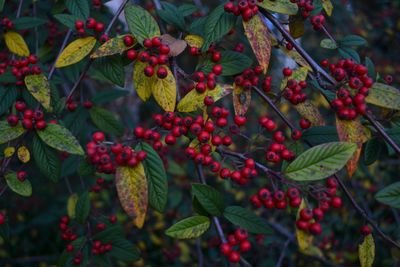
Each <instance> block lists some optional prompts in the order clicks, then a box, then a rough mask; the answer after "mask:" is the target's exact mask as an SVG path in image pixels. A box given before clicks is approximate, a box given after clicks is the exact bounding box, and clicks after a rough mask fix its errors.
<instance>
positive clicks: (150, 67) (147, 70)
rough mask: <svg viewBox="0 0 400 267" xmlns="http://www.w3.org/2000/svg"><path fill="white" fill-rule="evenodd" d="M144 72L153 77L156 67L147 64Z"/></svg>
mask: <svg viewBox="0 0 400 267" xmlns="http://www.w3.org/2000/svg"><path fill="white" fill-rule="evenodd" d="M144 74H145V75H146V76H147V77H152V76H153V75H154V68H153V67H152V66H146V67H145V68H144Z"/></svg>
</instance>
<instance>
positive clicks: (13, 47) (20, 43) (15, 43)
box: [4, 32, 30, 57]
mask: <svg viewBox="0 0 400 267" xmlns="http://www.w3.org/2000/svg"><path fill="white" fill-rule="evenodd" d="M4 39H5V42H6V46H7V48H8V50H10V51H11V52H12V53H14V54H16V55H18V56H21V57H27V56H29V54H30V52H29V48H28V46H27V45H26V43H25V40H24V38H23V37H22V36H21V35H20V34H19V33H16V32H6V33H5V34H4Z"/></svg>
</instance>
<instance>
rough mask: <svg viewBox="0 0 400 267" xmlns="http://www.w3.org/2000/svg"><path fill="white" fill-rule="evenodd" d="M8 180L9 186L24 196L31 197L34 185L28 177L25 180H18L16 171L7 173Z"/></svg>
mask: <svg viewBox="0 0 400 267" xmlns="http://www.w3.org/2000/svg"><path fill="white" fill-rule="evenodd" d="M5 178H6V182H7V185H8V187H9V188H10V189H11V190H12V191H14V192H15V193H17V194H18V195H21V196H23V197H30V196H31V195H32V185H31V182H29V180H28V179H25V180H24V181H23V182H21V181H20V180H18V178H17V175H16V173H15V172H10V173H7V174H6V175H5Z"/></svg>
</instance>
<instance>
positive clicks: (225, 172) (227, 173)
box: [219, 158, 258, 185]
mask: <svg viewBox="0 0 400 267" xmlns="http://www.w3.org/2000/svg"><path fill="white" fill-rule="evenodd" d="M257 175H258V172H257V170H256V164H255V161H254V160H253V159H250V158H249V159H247V160H246V161H245V165H244V167H243V168H242V169H239V170H234V171H231V170H229V169H228V168H223V169H221V171H220V172H219V176H220V177H221V178H222V179H229V178H230V179H231V180H232V181H234V182H235V183H237V184H239V185H245V184H247V183H249V182H250V180H251V179H253V178H255V177H257Z"/></svg>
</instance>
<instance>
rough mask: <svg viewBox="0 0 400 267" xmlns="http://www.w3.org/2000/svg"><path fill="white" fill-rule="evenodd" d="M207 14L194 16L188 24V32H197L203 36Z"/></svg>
mask: <svg viewBox="0 0 400 267" xmlns="http://www.w3.org/2000/svg"><path fill="white" fill-rule="evenodd" d="M207 19H208V16H204V17H200V18H196V19H194V20H193V22H192V24H190V26H189V29H188V32H190V33H191V34H197V35H200V36H204V27H205V25H206V22H207Z"/></svg>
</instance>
